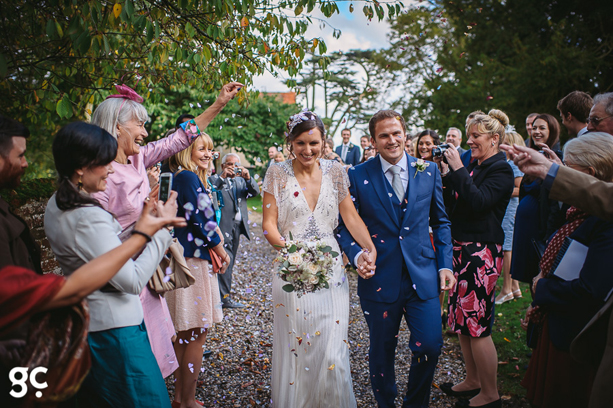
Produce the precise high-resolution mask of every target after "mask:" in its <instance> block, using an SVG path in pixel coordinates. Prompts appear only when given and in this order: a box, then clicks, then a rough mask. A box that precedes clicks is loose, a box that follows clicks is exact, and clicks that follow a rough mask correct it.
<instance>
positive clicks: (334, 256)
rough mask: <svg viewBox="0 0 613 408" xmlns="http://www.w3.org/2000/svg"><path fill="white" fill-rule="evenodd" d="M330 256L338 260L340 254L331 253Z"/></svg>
mask: <svg viewBox="0 0 613 408" xmlns="http://www.w3.org/2000/svg"><path fill="white" fill-rule="evenodd" d="M330 256H332V258H336V257H337V256H338V252H334V251H332V252H330Z"/></svg>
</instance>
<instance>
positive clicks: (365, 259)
mask: <svg viewBox="0 0 613 408" xmlns="http://www.w3.org/2000/svg"><path fill="white" fill-rule="evenodd" d="M376 268H377V266H376V265H375V261H374V259H373V258H372V256H371V254H370V253H368V252H362V253H361V254H360V256H359V257H358V269H357V271H358V275H359V276H360V277H361V278H362V279H370V278H372V277H373V275H374V274H375V269H376Z"/></svg>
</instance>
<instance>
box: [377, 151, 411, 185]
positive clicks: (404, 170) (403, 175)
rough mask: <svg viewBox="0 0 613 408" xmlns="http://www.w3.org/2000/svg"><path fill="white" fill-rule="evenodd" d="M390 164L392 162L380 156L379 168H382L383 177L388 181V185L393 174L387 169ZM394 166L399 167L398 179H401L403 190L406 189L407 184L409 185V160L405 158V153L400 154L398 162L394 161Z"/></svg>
mask: <svg viewBox="0 0 613 408" xmlns="http://www.w3.org/2000/svg"><path fill="white" fill-rule="evenodd" d="M392 166H393V164H392V163H390V162H388V161H386V160H385V159H384V158H383V157H381V170H383V174H385V178H386V179H387V181H389V183H390V186H391V185H392V180H393V177H394V175H393V174H392V172H391V171H388V170H389V169H390V167H392ZM396 166H398V167H400V179H401V180H402V185H403V186H404V191H407V186H408V185H409V161H408V160H407V156H406V155H405V154H403V155H402V158H401V159H400V161H399V162H398V163H396Z"/></svg>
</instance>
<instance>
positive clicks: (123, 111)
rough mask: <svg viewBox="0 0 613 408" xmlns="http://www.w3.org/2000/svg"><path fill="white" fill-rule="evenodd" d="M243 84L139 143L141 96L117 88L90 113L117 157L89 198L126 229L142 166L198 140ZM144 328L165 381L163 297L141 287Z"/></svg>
mask: <svg viewBox="0 0 613 408" xmlns="http://www.w3.org/2000/svg"><path fill="white" fill-rule="evenodd" d="M242 86H243V85H242V84H240V83H238V82H231V83H229V84H226V85H224V86H223V87H222V89H221V92H220V94H219V97H218V98H217V100H216V101H215V102H214V103H213V104H212V105H211V106H210V107H209V108H208V109H207V110H206V111H204V112H203V113H201V114H200V115H199V116H197V117H196V118H195V119H191V120H189V121H188V122H185V123H183V125H181V127H180V128H179V129H178V130H177V131H176V132H174V133H173V134H171V135H170V136H168V137H165V138H163V139H160V140H157V141H155V142H151V143H148V144H146V145H142V143H143V141H144V140H145V138H146V137H147V136H148V133H147V130H146V129H145V123H146V122H147V121H148V120H149V115H148V114H147V110H146V109H145V107H144V106H143V105H142V102H143V98H142V97H141V96H139V95H138V94H137V93H136V92H135V91H134V90H132V89H131V88H129V87H127V86H125V85H118V86H116V88H117V90H118V91H119V94H118V95H110V96H109V97H107V99H106V100H105V101H104V102H102V103H101V104H100V105H99V106H98V107H97V108H96V110H95V111H94V113H93V114H92V123H93V124H95V125H98V126H100V127H102V128H103V129H105V130H107V131H108V132H109V133H110V134H111V135H113V136H115V137H116V138H117V144H118V148H117V157H116V158H115V160H114V161H113V162H112V165H113V170H114V173H112V174H110V175H109V177H108V179H107V182H108V185H107V188H106V190H105V191H102V192H99V193H96V194H94V197H95V198H96V199H97V200H98V201H99V202H100V204H102V206H103V207H104V209H105V210H107V211H109V212H111V213H112V214H114V215H115V217H116V218H117V220H118V221H119V223H120V224H121V227H122V228H123V229H126V228H127V227H129V226H130V225H132V224H133V223H134V222H135V221H136V220H137V219H138V216H139V215H140V213H141V211H142V208H143V203H144V202H145V200H146V199H148V197H149V193H150V185H149V180H148V178H147V168H148V167H151V166H153V165H155V164H156V163H158V162H160V161H162V160H164V159H166V158H168V157H170V156H172V155H174V154H175V153H178V152H180V151H181V150H183V149H185V148H186V147H188V146H189V145H190V144H191V143H192V142H193V141H194V140H195V139H196V137H198V135H199V134H200V132H201V131H203V130H204V129H205V128H206V127H207V126H208V124H209V123H211V121H212V120H213V119H214V118H215V116H217V114H218V113H219V112H221V110H222V109H223V108H224V106H226V104H227V103H228V102H229V101H230V99H232V98H233V97H234V96H235V95H236V93H237V92H238V91H239V90H240V89H241V87H242ZM140 299H141V303H142V305H143V312H144V320H145V326H146V327H147V334H148V336H149V341H150V343H151V349H152V350H153V354H154V355H155V358H156V360H157V363H158V365H159V366H160V370H161V371H162V375H163V376H164V377H168V376H169V375H170V374H172V373H173V372H174V371H175V370H176V369H177V367H178V366H179V365H178V363H177V358H176V356H175V353H174V350H173V347H172V342H171V338H172V336H174V327H173V324H172V320H171V318H170V313H169V312H168V306H167V305H166V302H165V300H164V298H163V297H160V296H159V295H158V294H157V293H155V292H153V291H151V290H150V289H149V288H148V287H145V289H143V291H142V292H141V294H140Z"/></svg>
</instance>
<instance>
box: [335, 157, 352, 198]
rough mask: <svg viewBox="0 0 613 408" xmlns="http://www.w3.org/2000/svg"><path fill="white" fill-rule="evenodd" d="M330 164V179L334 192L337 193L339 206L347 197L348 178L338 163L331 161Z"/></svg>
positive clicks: (345, 171)
mask: <svg viewBox="0 0 613 408" xmlns="http://www.w3.org/2000/svg"><path fill="white" fill-rule="evenodd" d="M331 163H332V166H331V168H330V178H331V180H332V185H333V186H334V190H336V192H337V198H338V203H339V204H340V203H341V201H343V200H344V199H345V197H347V195H349V184H350V183H349V176H348V175H347V170H345V168H344V167H343V166H342V165H341V164H340V163H339V162H337V161H336V160H332V161H331Z"/></svg>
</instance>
